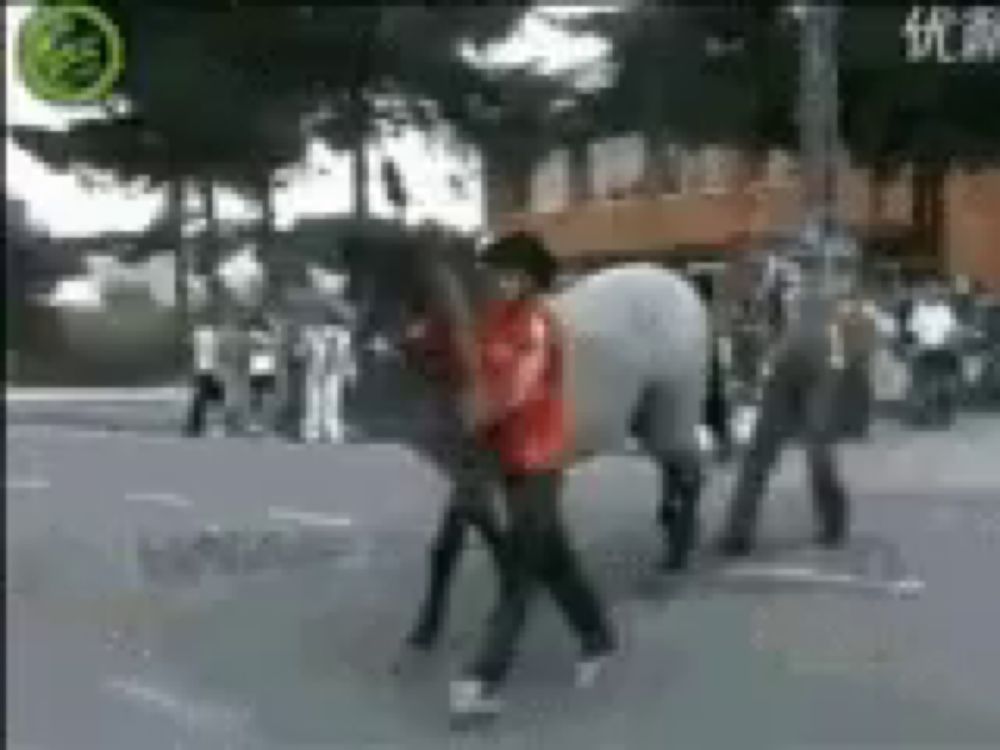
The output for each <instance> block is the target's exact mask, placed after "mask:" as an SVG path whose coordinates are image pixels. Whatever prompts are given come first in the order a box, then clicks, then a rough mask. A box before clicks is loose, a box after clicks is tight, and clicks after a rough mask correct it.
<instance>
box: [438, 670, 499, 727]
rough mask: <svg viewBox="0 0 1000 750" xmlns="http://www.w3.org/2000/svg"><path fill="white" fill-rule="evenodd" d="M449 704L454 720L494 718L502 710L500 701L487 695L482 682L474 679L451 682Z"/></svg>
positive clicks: (493, 696) (487, 692)
mask: <svg viewBox="0 0 1000 750" xmlns="http://www.w3.org/2000/svg"><path fill="white" fill-rule="evenodd" d="M449 704H450V706H451V713H452V715H453V716H455V717H456V718H474V717H490V716H496V715H497V714H498V713H500V711H502V710H503V704H502V702H501V701H500V699H499V698H497V697H496V696H495V695H490V694H489V691H488V689H487V687H486V684H485V683H484V682H483V681H482V680H475V679H462V680H454V681H452V683H451V690H450V700H449Z"/></svg>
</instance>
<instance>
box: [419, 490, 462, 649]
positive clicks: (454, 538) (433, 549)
mask: <svg viewBox="0 0 1000 750" xmlns="http://www.w3.org/2000/svg"><path fill="white" fill-rule="evenodd" d="M462 490H463V488H461V487H458V486H456V487H455V489H454V490H453V493H452V497H451V498H450V499H449V501H448V504H447V505H446V506H445V509H444V512H443V513H442V515H441V520H440V523H439V524H438V529H437V533H436V534H435V536H434V540H433V541H432V542H431V546H430V568H429V572H430V576H429V580H428V584H427V589H426V592H425V594H424V599H423V603H422V604H421V606H420V612H419V614H418V616H417V621H416V624H415V625H414V627H413V629H412V630H411V631H410V634H409V636H407V639H406V640H407V643H409V645H410V646H412V647H414V648H420V649H430V648H433V647H434V645H435V643H436V642H437V639H438V636H439V635H440V633H441V625H442V623H443V621H444V615H445V610H446V609H447V606H448V594H449V592H450V591H451V581H452V578H453V577H454V575H455V569H456V568H457V566H458V561H459V559H460V558H461V556H462V550H463V548H464V547H465V537H466V531H467V528H468V526H469V520H470V519H469V515H468V512H467V509H466V508H465V507H464V505H463V503H462V501H461V500H462V499H461V498H459V497H456V495H458V494H459V493H461V492H462Z"/></svg>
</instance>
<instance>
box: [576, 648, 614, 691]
mask: <svg viewBox="0 0 1000 750" xmlns="http://www.w3.org/2000/svg"><path fill="white" fill-rule="evenodd" d="M609 657H610V653H606V654H599V655H596V656H586V657H584V658H582V659H580V660H579V661H578V662H577V663H576V686H577V687H578V688H580V689H582V690H589V689H590V688H592V687H593V686H594V685H595V684H596V683H597V680H598V679H600V677H601V674H603V672H604V669H605V667H607V665H608V658H609Z"/></svg>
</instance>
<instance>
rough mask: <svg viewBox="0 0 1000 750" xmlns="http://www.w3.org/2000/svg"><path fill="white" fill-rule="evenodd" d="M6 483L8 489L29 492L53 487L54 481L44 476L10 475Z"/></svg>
mask: <svg viewBox="0 0 1000 750" xmlns="http://www.w3.org/2000/svg"><path fill="white" fill-rule="evenodd" d="M6 485H7V489H8V490H13V491H15V492H17V491H24V492H29V491H32V490H47V489H49V488H51V487H52V482H50V481H49V480H48V479H45V478H44V477H8V478H7V480H6Z"/></svg>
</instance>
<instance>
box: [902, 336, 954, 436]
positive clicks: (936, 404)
mask: <svg viewBox="0 0 1000 750" xmlns="http://www.w3.org/2000/svg"><path fill="white" fill-rule="evenodd" d="M912 373H913V375H912V377H913V394H912V398H913V399H914V400H915V401H916V407H917V408H916V411H917V416H918V417H919V418H920V419H922V420H923V421H935V420H936V421H942V422H947V421H950V420H951V418H952V416H953V414H954V409H955V395H956V390H957V388H956V383H957V382H958V379H959V377H960V373H961V364H960V362H959V360H958V356H957V355H956V354H955V353H954V352H953V351H951V350H950V349H928V350H925V351H922V352H919V353H918V354H917V356H916V357H915V359H914V362H913V369H912Z"/></svg>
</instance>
